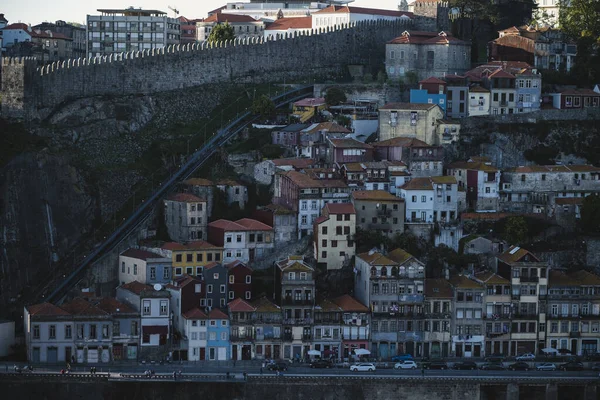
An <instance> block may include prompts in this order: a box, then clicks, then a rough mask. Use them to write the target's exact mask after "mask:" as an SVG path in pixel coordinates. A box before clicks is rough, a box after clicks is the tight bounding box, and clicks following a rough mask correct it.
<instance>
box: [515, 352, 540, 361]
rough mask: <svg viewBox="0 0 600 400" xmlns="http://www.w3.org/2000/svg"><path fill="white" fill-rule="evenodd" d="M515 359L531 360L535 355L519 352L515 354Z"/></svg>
mask: <svg viewBox="0 0 600 400" xmlns="http://www.w3.org/2000/svg"><path fill="white" fill-rule="evenodd" d="M515 360H517V361H533V360H535V355H534V354H532V353H525V354H521V355H520V356H517V358H516V359H515Z"/></svg>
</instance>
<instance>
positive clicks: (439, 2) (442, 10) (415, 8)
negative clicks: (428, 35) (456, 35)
mask: <svg viewBox="0 0 600 400" xmlns="http://www.w3.org/2000/svg"><path fill="white" fill-rule="evenodd" d="M409 11H412V12H413V13H414V14H415V15H417V16H421V17H425V18H431V19H434V20H435V24H436V27H437V29H436V30H437V31H449V30H450V18H449V16H448V14H449V12H450V8H449V6H448V2H447V1H445V0H415V1H414V2H413V3H411V4H410V5H409Z"/></svg>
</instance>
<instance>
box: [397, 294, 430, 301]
mask: <svg viewBox="0 0 600 400" xmlns="http://www.w3.org/2000/svg"><path fill="white" fill-rule="evenodd" d="M424 299H425V298H424V296H423V295H422V294H401V295H398V301H399V302H402V303H422V302H423V300H424Z"/></svg>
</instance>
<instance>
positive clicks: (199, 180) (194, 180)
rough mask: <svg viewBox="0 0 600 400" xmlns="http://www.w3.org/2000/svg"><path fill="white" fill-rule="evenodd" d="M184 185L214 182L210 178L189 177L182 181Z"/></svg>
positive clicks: (210, 183) (211, 184)
mask: <svg viewBox="0 0 600 400" xmlns="http://www.w3.org/2000/svg"><path fill="white" fill-rule="evenodd" d="M183 184H184V185H189V186H213V185H214V183H213V182H212V181H211V180H208V179H204V178H190V179H188V180H185V181H183Z"/></svg>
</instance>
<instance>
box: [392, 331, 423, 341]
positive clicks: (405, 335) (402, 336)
mask: <svg viewBox="0 0 600 400" xmlns="http://www.w3.org/2000/svg"><path fill="white" fill-rule="evenodd" d="M422 340H423V332H422V331H414V332H398V341H405V342H410V341H415V342H420V341H422Z"/></svg>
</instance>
